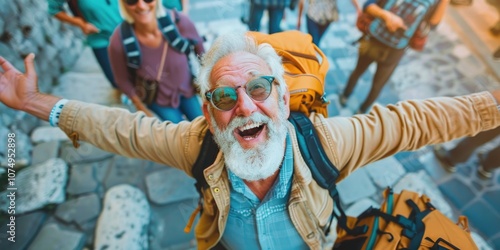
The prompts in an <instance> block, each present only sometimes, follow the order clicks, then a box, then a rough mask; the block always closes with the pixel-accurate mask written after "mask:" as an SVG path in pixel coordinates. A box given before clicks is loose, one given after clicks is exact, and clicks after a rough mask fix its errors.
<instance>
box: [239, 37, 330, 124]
mask: <svg viewBox="0 0 500 250" xmlns="http://www.w3.org/2000/svg"><path fill="white" fill-rule="evenodd" d="M248 34H249V35H250V36H252V37H253V38H254V39H255V40H256V41H257V43H258V44H261V43H268V44H270V45H271V46H272V47H273V48H274V50H276V52H277V53H278V55H279V56H281V58H282V60H283V61H282V64H283V67H284V68H285V75H284V78H285V81H286V84H287V85H288V90H289V91H290V111H299V112H302V113H304V114H306V115H307V116H309V113H310V112H316V113H319V114H322V115H323V116H325V117H327V116H328V111H327V105H328V103H329V102H328V101H327V100H326V96H325V82H324V80H325V76H326V73H327V72H328V67H329V65H328V60H327V59H326V56H325V54H324V53H323V52H322V51H321V50H320V49H319V48H318V47H317V46H316V45H315V44H314V43H313V42H312V37H311V35H309V34H306V33H302V32H300V31H297V30H289V31H283V32H279V33H274V34H270V35H268V34H264V33H259V32H253V31H250V32H248ZM290 41H293V42H290Z"/></svg>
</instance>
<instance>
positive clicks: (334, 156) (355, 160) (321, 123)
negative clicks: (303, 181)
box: [313, 92, 500, 179]
mask: <svg viewBox="0 0 500 250" xmlns="http://www.w3.org/2000/svg"><path fill="white" fill-rule="evenodd" d="M313 119H315V120H314V122H315V124H316V128H317V129H318V130H319V131H326V132H325V133H324V134H322V133H319V134H322V138H320V139H321V140H322V143H323V145H325V150H327V151H328V152H327V154H329V157H330V159H331V160H332V163H334V164H335V165H336V166H337V168H338V169H339V170H341V178H340V179H342V178H345V177H346V176H347V175H348V174H349V173H351V172H352V171H354V170H355V169H356V168H358V167H362V166H364V165H366V164H369V163H371V162H374V161H377V160H380V159H382V158H385V157H388V156H390V155H393V154H395V153H397V152H400V151H410V150H417V149H419V148H421V147H423V146H426V145H431V144H437V143H442V142H446V141H450V140H453V139H457V138H460V137H464V136H473V135H475V134H477V133H479V132H481V131H483V130H489V129H493V128H495V127H498V126H500V112H499V111H498V109H497V107H496V102H495V100H494V99H493V98H492V96H491V94H490V93H489V92H482V93H477V94H471V95H465V96H461V97H438V98H431V99H426V100H408V101H402V102H399V103H398V104H396V105H388V106H387V107H382V106H379V105H376V106H374V107H373V109H372V111H371V112H370V114H367V115H355V116H353V117H333V118H326V119H323V118H321V117H319V116H318V117H315V118H313Z"/></svg>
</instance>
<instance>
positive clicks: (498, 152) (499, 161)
mask: <svg viewBox="0 0 500 250" xmlns="http://www.w3.org/2000/svg"><path fill="white" fill-rule="evenodd" d="M479 163H480V166H479V169H478V172H479V173H482V174H483V175H484V176H485V177H491V176H492V172H493V170H495V169H497V168H500V145H498V146H497V147H496V148H494V149H492V150H491V151H489V152H488V153H487V154H485V155H484V157H480V158H479ZM488 173H489V174H488Z"/></svg>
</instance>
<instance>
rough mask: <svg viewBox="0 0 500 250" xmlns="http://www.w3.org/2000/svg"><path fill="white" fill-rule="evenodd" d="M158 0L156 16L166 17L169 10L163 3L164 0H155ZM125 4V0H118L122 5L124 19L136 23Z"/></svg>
mask: <svg viewBox="0 0 500 250" xmlns="http://www.w3.org/2000/svg"><path fill="white" fill-rule="evenodd" d="M139 1H142V0H139ZM155 1H156V17H157V18H159V17H164V16H166V15H167V10H166V9H165V7H163V5H162V2H161V1H162V0H155ZM125 4H126V3H124V0H118V5H119V6H120V15H121V16H122V18H123V20H125V21H126V22H127V23H130V24H132V23H134V18H132V16H131V15H130V14H129V13H128V12H127V9H125Z"/></svg>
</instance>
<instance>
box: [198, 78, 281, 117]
mask: <svg viewBox="0 0 500 250" xmlns="http://www.w3.org/2000/svg"><path fill="white" fill-rule="evenodd" d="M273 82H274V77H273V76H259V77H258V78H255V79H253V80H250V81H249V82H247V84H246V85H245V87H243V88H245V92H246V93H247V95H248V96H250V98H252V100H254V101H258V102H262V101H265V100H266V99H267V98H268V97H269V96H270V95H271V91H272V83H273ZM240 87H241V86H238V87H228V86H225V87H218V88H215V89H213V90H209V91H208V92H206V93H205V97H206V98H207V100H208V101H210V103H212V105H213V106H214V107H215V108H216V109H218V110H222V111H229V110H231V109H233V108H234V106H236V103H237V102H238V93H237V92H236V90H237V89H238V88H240Z"/></svg>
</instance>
